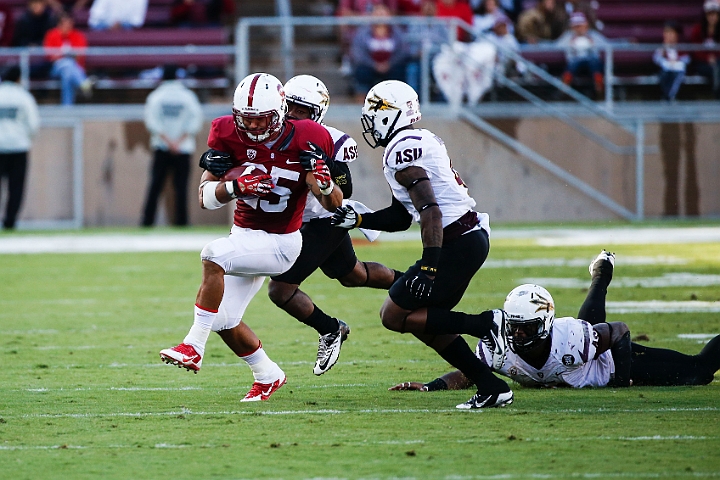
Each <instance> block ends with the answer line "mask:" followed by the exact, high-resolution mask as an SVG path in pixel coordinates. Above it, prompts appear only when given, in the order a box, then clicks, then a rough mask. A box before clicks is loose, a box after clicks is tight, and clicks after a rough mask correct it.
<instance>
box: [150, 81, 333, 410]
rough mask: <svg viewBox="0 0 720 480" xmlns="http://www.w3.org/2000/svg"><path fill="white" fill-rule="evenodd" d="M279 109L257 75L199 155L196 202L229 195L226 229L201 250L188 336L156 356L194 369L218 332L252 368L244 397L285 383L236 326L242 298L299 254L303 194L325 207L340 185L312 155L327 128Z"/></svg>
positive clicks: (325, 145) (220, 201)
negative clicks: (230, 214) (199, 275)
mask: <svg viewBox="0 0 720 480" xmlns="http://www.w3.org/2000/svg"><path fill="white" fill-rule="evenodd" d="M286 111H287V105H286V102H285V92H284V89H283V85H282V83H280V81H279V80H278V79H277V78H275V77H274V76H272V75H269V74H266V73H256V74H252V75H249V76H247V77H246V78H244V79H243V80H242V81H241V82H240V83H239V84H238V86H237V88H236V90H235V95H234V97H233V114H232V115H227V116H223V117H219V118H217V119H215V120H214V121H213V122H212V126H211V128H210V134H209V137H208V146H209V147H210V150H208V151H207V152H206V153H205V154H203V156H202V158H201V160H200V166H201V167H203V168H205V169H206V171H205V172H204V173H203V175H202V178H201V183H200V188H199V200H200V205H201V207H202V208H205V209H210V210H213V209H217V208H220V207H222V206H223V205H225V204H226V203H229V202H231V201H232V200H236V207H235V215H234V221H233V223H234V225H233V227H232V229H231V231H230V235H229V236H228V237H224V238H220V239H217V240H215V241H213V242H210V243H209V244H207V245H206V246H205V248H203V250H202V253H201V258H202V265H203V274H202V283H201V285H200V289H199V291H198V294H197V298H196V302H195V315H194V322H193V325H192V327H191V328H190V332H189V333H188V334H187V336H186V337H185V339H184V340H183V342H182V343H181V344H180V345H178V346H176V347H173V348H168V349H164V350H162V351H161V352H160V357H161V358H162V360H163V361H165V362H166V363H169V364H173V365H177V366H178V367H184V368H186V369H188V370H192V371H195V372H196V373H197V371H198V370H200V366H201V364H202V357H203V355H204V352H205V344H206V342H207V339H208V336H209V335H210V332H211V331H215V332H217V333H218V334H219V335H220V337H221V338H222V339H223V341H224V342H225V343H226V344H227V345H228V346H229V347H230V348H231V349H232V350H233V352H235V354H237V355H238V356H239V357H240V358H242V359H243V360H245V361H246V362H247V363H248V365H249V366H250V368H251V369H252V371H253V375H254V377H255V382H254V383H253V386H252V388H251V389H250V391H249V392H248V394H247V395H246V396H245V398H243V399H242V401H259V400H267V399H268V398H269V397H270V395H272V393H273V392H275V391H276V390H277V389H278V388H280V387H281V386H282V385H283V384H284V383H285V381H286V378H285V373H284V372H283V371H282V370H281V369H280V367H279V366H278V365H277V364H275V363H274V362H273V361H272V360H270V358H269V357H268V356H267V354H266V353H265V351H264V350H263V348H262V344H261V343H260V340H259V339H258V338H257V336H256V335H255V334H254V333H253V332H252V330H251V329H250V328H249V327H247V326H246V325H245V324H244V322H241V320H242V316H243V313H244V312H245V309H246V308H247V305H248V303H249V302H250V300H251V299H252V297H253V296H254V295H255V294H256V293H257V291H258V290H259V289H260V287H261V286H262V283H263V281H264V279H265V276H267V275H279V274H281V273H283V272H285V271H286V270H288V269H289V268H290V267H291V266H292V264H293V263H294V262H295V259H296V258H297V257H298V255H299V254H300V248H301V245H302V237H301V235H300V232H299V230H300V226H301V224H302V213H303V210H304V208H305V201H306V199H307V194H308V191H311V192H312V193H313V194H314V195H315V197H316V198H317V199H318V201H319V202H320V204H321V205H322V206H323V207H324V208H327V209H328V210H334V209H335V208H337V207H338V206H339V205H340V204H341V202H342V191H341V190H340V189H339V187H337V186H336V185H335V184H334V183H333V181H332V178H331V176H330V172H329V169H328V167H327V165H326V164H325V162H324V161H323V155H321V154H320V153H321V152H318V150H321V151H322V152H332V150H333V142H332V138H331V137H330V134H329V133H328V131H327V130H326V129H325V128H323V127H322V126H321V125H319V124H317V123H315V122H313V121H312V120H292V119H286V118H285V113H286ZM303 165H305V166H306V167H307V169H306V168H304V167H303ZM235 167H240V168H235ZM226 172H227V175H226Z"/></svg>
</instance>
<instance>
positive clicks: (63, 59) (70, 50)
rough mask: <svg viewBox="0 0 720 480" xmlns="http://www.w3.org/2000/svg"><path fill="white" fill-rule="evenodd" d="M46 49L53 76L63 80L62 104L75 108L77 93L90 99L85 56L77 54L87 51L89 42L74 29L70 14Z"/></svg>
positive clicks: (49, 38) (49, 35) (50, 37)
mask: <svg viewBox="0 0 720 480" xmlns="http://www.w3.org/2000/svg"><path fill="white" fill-rule="evenodd" d="M43 45H44V46H45V48H46V49H48V58H49V59H50V61H51V62H52V69H51V70H50V76H51V77H53V78H59V79H60V103H61V104H62V105H66V106H67V105H73V104H74V103H75V95H76V93H77V90H78V89H80V90H81V91H82V92H83V94H84V95H85V96H86V97H89V96H90V92H91V89H92V80H90V79H89V78H88V77H87V75H86V74H85V56H84V55H82V53H79V52H78V49H80V50H81V51H82V49H84V48H86V47H87V45H88V43H87V38H86V37H85V34H84V33H82V32H81V31H79V30H77V29H76V28H75V21H74V20H73V17H72V15H71V14H70V13H68V12H63V13H62V14H61V15H60V20H59V21H58V26H57V27H55V28H53V29H50V30H49V31H48V32H47V34H46V35H45V40H44V42H43Z"/></svg>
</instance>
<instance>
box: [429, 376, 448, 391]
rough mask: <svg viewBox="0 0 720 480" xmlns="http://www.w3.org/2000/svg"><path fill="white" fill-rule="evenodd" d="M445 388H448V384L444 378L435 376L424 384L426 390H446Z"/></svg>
mask: <svg viewBox="0 0 720 480" xmlns="http://www.w3.org/2000/svg"><path fill="white" fill-rule="evenodd" d="M447 389H448V384H447V383H445V380H443V379H442V378H440V377H438V378H436V379H435V380H433V381H432V382H428V383H426V384H425V391H426V392H433V391H435V390H447Z"/></svg>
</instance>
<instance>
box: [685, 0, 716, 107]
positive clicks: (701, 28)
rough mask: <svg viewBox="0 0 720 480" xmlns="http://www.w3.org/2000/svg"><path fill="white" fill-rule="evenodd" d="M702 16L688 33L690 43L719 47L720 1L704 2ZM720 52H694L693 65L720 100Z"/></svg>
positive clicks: (710, 0)
mask: <svg viewBox="0 0 720 480" xmlns="http://www.w3.org/2000/svg"><path fill="white" fill-rule="evenodd" d="M703 10H704V15H703V18H702V20H701V21H700V23H698V24H696V25H694V26H693V28H692V31H691V33H690V41H691V42H692V43H701V44H703V45H707V46H708V47H717V46H718V45H720V25H719V24H718V23H719V22H718V20H720V0H706V1H705V4H704V5H703ZM719 56H720V52H718V51H717V50H716V51H708V52H694V53H693V64H694V66H695V69H696V70H697V72H698V73H699V74H700V75H702V76H704V77H707V78H708V79H709V80H710V85H711V86H712V92H713V96H714V97H715V98H720V62H718V57H719Z"/></svg>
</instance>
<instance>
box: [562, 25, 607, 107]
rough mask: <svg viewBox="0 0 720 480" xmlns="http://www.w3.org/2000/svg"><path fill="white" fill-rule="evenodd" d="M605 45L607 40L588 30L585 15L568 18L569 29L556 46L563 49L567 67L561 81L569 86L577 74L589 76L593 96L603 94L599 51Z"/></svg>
mask: <svg viewBox="0 0 720 480" xmlns="http://www.w3.org/2000/svg"><path fill="white" fill-rule="evenodd" d="M606 44H607V39H606V38H605V37H604V36H603V35H602V34H600V33H599V32H597V31H596V30H590V25H589V24H588V21H587V18H586V17H585V14H584V13H582V12H575V13H573V14H572V15H571V16H570V28H569V29H568V30H567V31H566V32H565V33H563V34H562V36H561V37H560V38H558V40H557V45H558V46H559V47H562V48H564V49H565V58H566V60H567V67H566V69H565V71H564V72H563V75H562V81H563V83H565V84H566V85H571V84H572V82H573V79H574V78H576V77H577V76H578V75H579V74H586V75H589V76H590V77H591V78H592V80H593V85H594V86H595V94H596V95H598V96H599V95H602V92H603V63H602V60H600V49H601V48H604V47H605V45H606Z"/></svg>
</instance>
